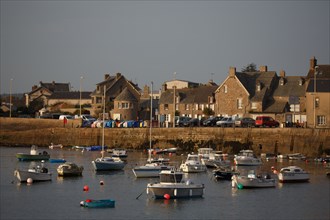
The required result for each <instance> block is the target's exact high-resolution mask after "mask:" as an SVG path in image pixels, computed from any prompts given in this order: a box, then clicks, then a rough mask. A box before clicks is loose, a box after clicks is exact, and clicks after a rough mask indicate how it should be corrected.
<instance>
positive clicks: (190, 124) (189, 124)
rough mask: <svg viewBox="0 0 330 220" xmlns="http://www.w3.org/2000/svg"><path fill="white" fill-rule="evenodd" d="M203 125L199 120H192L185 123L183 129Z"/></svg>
mask: <svg viewBox="0 0 330 220" xmlns="http://www.w3.org/2000/svg"><path fill="white" fill-rule="evenodd" d="M202 124H203V120H202V119H201V120H199V119H198V118H192V119H190V120H189V121H186V122H185V123H184V124H183V126H185V127H196V126H200V125H202Z"/></svg>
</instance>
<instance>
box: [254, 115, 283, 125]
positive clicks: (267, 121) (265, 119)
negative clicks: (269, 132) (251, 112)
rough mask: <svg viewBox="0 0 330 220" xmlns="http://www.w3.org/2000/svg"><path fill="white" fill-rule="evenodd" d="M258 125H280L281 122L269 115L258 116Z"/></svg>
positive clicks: (256, 122)
mask: <svg viewBox="0 0 330 220" xmlns="http://www.w3.org/2000/svg"><path fill="white" fill-rule="evenodd" d="M255 124H256V127H279V126H280V123H279V122H278V121H276V120H274V119H273V118H272V117H269V116H258V117H257V118H256V121H255Z"/></svg>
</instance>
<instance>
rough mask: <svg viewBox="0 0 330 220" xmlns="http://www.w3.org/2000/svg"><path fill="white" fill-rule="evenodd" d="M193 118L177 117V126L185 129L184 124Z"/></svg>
mask: <svg viewBox="0 0 330 220" xmlns="http://www.w3.org/2000/svg"><path fill="white" fill-rule="evenodd" d="M190 119H191V118H190V117H187V116H175V126H178V127H183V126H184V123H186V122H188V121H189V120H190Z"/></svg>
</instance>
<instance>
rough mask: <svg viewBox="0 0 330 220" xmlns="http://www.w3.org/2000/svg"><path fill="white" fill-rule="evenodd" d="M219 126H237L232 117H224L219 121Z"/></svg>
mask: <svg viewBox="0 0 330 220" xmlns="http://www.w3.org/2000/svg"><path fill="white" fill-rule="evenodd" d="M217 126H218V127H234V126H235V119H233V118H232V117H224V118H222V119H221V120H220V121H217Z"/></svg>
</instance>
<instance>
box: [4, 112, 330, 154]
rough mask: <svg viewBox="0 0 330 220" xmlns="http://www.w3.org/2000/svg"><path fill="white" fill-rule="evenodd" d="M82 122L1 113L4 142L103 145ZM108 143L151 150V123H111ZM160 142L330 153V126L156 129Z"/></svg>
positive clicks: (190, 147)
mask: <svg viewBox="0 0 330 220" xmlns="http://www.w3.org/2000/svg"><path fill="white" fill-rule="evenodd" d="M79 124H80V121H79V120H77V121H76V120H74V121H69V122H68V124H66V125H65V126H64V124H63V121H60V120H54V119H20V118H0V131H1V134H0V145H1V146H4V145H6V146H8V145H9V146H31V145H32V144H36V145H39V146H48V145H49V144H50V143H54V144H63V145H64V146H76V145H78V146H92V145H101V144H102V129H101V128H79ZM104 130H105V135H104V137H105V138H104V139H105V145H106V146H108V147H110V148H115V147H122V148H130V149H146V148H148V147H149V132H150V130H149V128H105V129H104ZM152 143H153V146H154V147H159V148H169V147H178V148H180V149H182V150H185V151H192V150H194V148H197V147H212V148H214V149H217V150H222V151H224V152H226V153H237V152H238V151H239V150H241V149H247V148H251V149H253V150H254V151H255V152H257V153H266V152H267V153H283V154H285V153H294V152H300V153H304V154H306V155H308V156H317V155H320V154H321V153H324V152H330V129H309V128H218V127H215V128H213V127H196V128H195V127H194V128H190V127H189V128H153V129H152Z"/></svg>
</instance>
